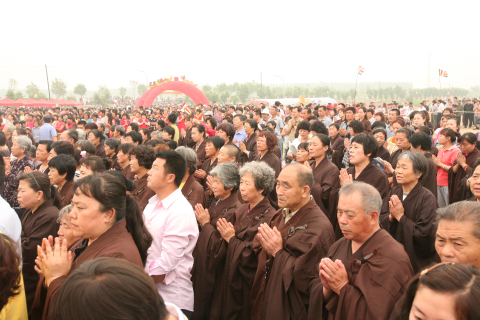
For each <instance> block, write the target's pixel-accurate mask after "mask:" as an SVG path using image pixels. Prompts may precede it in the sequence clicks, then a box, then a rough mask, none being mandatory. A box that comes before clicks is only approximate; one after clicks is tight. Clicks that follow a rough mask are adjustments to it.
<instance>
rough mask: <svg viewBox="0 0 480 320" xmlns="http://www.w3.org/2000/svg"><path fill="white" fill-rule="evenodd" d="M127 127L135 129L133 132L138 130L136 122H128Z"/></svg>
mask: <svg viewBox="0 0 480 320" xmlns="http://www.w3.org/2000/svg"><path fill="white" fill-rule="evenodd" d="M127 127H130V128H132V131H135V132H138V130H139V127H138V123H136V122H130V123H129V124H128V126H127Z"/></svg>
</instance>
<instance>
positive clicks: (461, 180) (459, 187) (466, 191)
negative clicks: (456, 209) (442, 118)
mask: <svg viewBox="0 0 480 320" xmlns="http://www.w3.org/2000/svg"><path fill="white" fill-rule="evenodd" d="M458 143H459V144H460V149H462V153H463V154H462V153H460V152H459V153H458V155H457V160H455V161H454V162H453V164H452V166H451V167H450V170H448V197H449V200H448V203H449V204H452V203H455V202H458V201H463V200H467V199H468V198H471V197H472V193H471V192H470V188H467V187H466V184H465V177H470V176H471V175H472V172H473V170H472V167H473V163H474V162H475V161H476V160H477V159H479V158H480V150H478V149H477V136H476V135H475V134H474V133H472V132H467V133H465V134H463V135H462V136H461V137H460V138H459V139H458Z"/></svg>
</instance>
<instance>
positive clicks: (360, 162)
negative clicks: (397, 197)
mask: <svg viewBox="0 0 480 320" xmlns="http://www.w3.org/2000/svg"><path fill="white" fill-rule="evenodd" d="M377 150H378V142H377V140H376V139H375V138H374V137H373V136H371V135H365V134H359V135H356V136H355V137H354V138H353V140H352V144H351V148H350V153H349V155H350V164H351V165H352V166H351V167H350V168H348V170H345V169H342V170H341V171H340V185H341V186H342V187H343V186H344V185H346V184H348V183H350V182H353V181H362V182H366V183H368V184H370V185H372V186H374V187H375V188H376V189H377V190H378V192H380V195H381V196H382V199H384V198H385V197H386V196H387V194H388V191H389V189H390V187H389V185H388V177H387V175H386V174H385V172H383V171H382V170H380V169H378V168H377V167H375V166H374V165H373V164H372V160H373V158H375V156H376V154H377Z"/></svg>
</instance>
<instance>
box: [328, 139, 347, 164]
mask: <svg viewBox="0 0 480 320" xmlns="http://www.w3.org/2000/svg"><path fill="white" fill-rule="evenodd" d="M330 145H331V146H330V147H331V148H332V150H333V151H335V153H334V154H333V155H332V162H333V164H334V165H336V166H337V168H338V169H342V168H343V167H344V165H343V163H342V160H343V155H344V153H345V143H344V140H343V138H342V137H340V134H337V136H336V137H335V138H332V139H331V140H330Z"/></svg>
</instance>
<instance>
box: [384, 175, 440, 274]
mask: <svg viewBox="0 0 480 320" xmlns="http://www.w3.org/2000/svg"><path fill="white" fill-rule="evenodd" d="M393 195H397V196H398V198H399V199H400V201H401V202H402V204H403V208H404V209H405V213H404V216H403V217H401V218H400V221H397V220H396V219H395V220H394V221H390V219H389V218H388V216H389V213H390V207H389V201H390V198H391V197H392V196H393ZM437 208H438V205H437V199H436V198H435V196H434V195H433V194H432V193H431V192H430V191H429V190H427V189H425V188H424V187H423V186H422V184H421V183H417V185H416V186H415V187H414V188H413V189H412V191H410V193H409V194H408V196H407V197H406V198H405V200H403V188H402V186H401V185H399V186H396V187H395V188H393V189H392V190H391V191H390V192H389V194H388V196H387V197H386V198H385V199H384V200H383V206H382V210H381V212H380V224H381V225H382V227H383V228H384V229H385V230H386V231H387V232H388V233H390V235H391V236H392V237H393V238H394V239H395V240H397V241H398V242H400V243H401V244H402V245H403V246H404V248H405V251H406V252H407V254H408V257H409V258H410V262H411V264H412V267H413V271H414V272H415V273H417V272H419V271H421V270H423V269H424V268H425V267H427V266H429V265H430V264H431V263H432V262H436V261H440V259H439V258H438V255H437V252H436V251H435V231H436V227H435V218H436V216H437V215H436V210H437Z"/></svg>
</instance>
